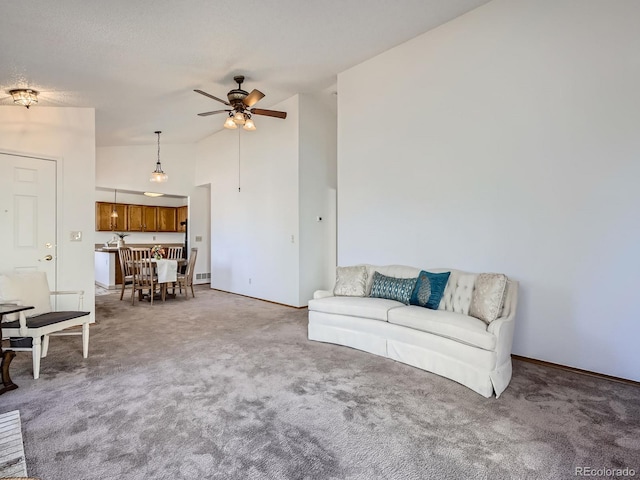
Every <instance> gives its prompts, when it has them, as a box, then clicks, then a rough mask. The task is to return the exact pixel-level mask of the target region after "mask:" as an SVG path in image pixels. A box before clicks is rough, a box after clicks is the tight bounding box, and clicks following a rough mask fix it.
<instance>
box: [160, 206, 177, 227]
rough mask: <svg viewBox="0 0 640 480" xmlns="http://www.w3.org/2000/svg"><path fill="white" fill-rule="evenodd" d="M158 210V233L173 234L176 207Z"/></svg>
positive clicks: (175, 223)
mask: <svg viewBox="0 0 640 480" xmlns="http://www.w3.org/2000/svg"><path fill="white" fill-rule="evenodd" d="M157 208H158V217H157V218H158V232H175V231H177V230H176V225H177V219H178V218H177V214H176V207H157Z"/></svg>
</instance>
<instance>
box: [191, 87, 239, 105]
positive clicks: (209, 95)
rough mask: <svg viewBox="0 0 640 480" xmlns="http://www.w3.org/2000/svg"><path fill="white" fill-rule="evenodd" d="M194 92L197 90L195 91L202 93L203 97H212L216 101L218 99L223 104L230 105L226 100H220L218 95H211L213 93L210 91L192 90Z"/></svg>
mask: <svg viewBox="0 0 640 480" xmlns="http://www.w3.org/2000/svg"><path fill="white" fill-rule="evenodd" d="M194 92H197V93H199V94H200V95H204V96H205V97H209V98H212V99H214V100H217V101H219V102H220V103H224V104H225V105H231V104H230V103H229V102H227V101H225V100H222V99H220V98H218V97H214V96H213V95H211V94H210V93H207V92H203V91H202V90H194Z"/></svg>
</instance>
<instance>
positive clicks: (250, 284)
mask: <svg viewBox="0 0 640 480" xmlns="http://www.w3.org/2000/svg"><path fill="white" fill-rule="evenodd" d="M249 285H251V277H249Z"/></svg>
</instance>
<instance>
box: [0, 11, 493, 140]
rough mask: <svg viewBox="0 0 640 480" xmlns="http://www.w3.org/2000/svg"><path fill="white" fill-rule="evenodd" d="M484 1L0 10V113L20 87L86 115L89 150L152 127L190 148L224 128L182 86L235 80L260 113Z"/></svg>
mask: <svg viewBox="0 0 640 480" xmlns="http://www.w3.org/2000/svg"><path fill="white" fill-rule="evenodd" d="M487 1H488V0H396V1H391V0H367V1H364V0H357V1H356V0H323V1H317V0H316V1H310V0H307V1H305V0H245V1H243V2H231V1H226V0H224V1H220V0H206V1H205V0H183V1H177V0H173V1H169V0H153V1H152V0H135V1H134V0H109V1H104V2H98V1H87V0H65V1H58V2H54V1H51V0H46V1H45V0H29V1H27V2H4V4H3V6H2V14H1V18H0V45H2V49H1V50H0V105H11V104H12V101H11V98H10V96H9V94H8V91H9V90H10V89H12V88H16V87H18V88H20V87H30V88H34V89H36V90H39V91H40V92H41V94H40V103H39V105H38V107H32V108H40V107H41V106H68V107H94V108H95V109H96V143H97V145H98V146H106V145H136V144H149V143H155V141H156V136H155V135H154V133H153V132H154V131H155V130H162V131H163V135H162V141H163V142H167V143H183V142H194V141H197V140H200V139H202V138H204V137H206V136H208V135H210V134H211V133H213V132H214V131H216V130H219V129H220V128H221V125H222V122H223V120H224V117H223V116H221V115H214V116H210V117H198V116H196V114H197V113H199V112H206V111H210V110H217V109H218V108H219V107H221V106H222V107H223V105H222V104H219V103H217V102H215V101H213V100H210V99H207V98H206V97H203V96H201V95H198V94H196V93H194V92H193V91H192V90H193V89H194V88H199V89H202V90H205V91H207V92H209V93H211V94H213V95H215V96H218V97H222V98H225V95H226V92H227V91H229V90H230V89H231V88H234V87H235V84H234V83H233V76H234V75H237V74H244V75H245V77H246V81H245V83H244V85H243V87H244V88H245V90H248V91H251V90H252V89H254V88H257V89H259V90H261V91H262V92H264V93H265V94H266V97H265V98H264V99H263V100H262V101H261V102H260V103H259V105H258V106H259V107H261V108H269V107H271V106H273V105H274V104H275V103H278V102H280V101H282V100H284V99H286V98H288V97H290V96H292V95H294V94H296V93H309V92H320V91H326V92H328V91H329V90H331V89H332V88H333V87H332V86H333V85H334V84H335V81H336V75H337V74H338V73H339V72H341V71H344V70H346V69H348V68H349V67H351V66H353V65H356V64H358V63H360V62H362V61H364V60H367V59H368V58H371V57H373V56H375V55H377V54H378V53H380V52H383V51H385V50H387V49H389V48H391V47H393V46H395V45H398V44H400V43H402V42H405V41H407V40H409V39H411V38H413V37H415V36H417V35H419V34H421V33H424V32H426V31H427V30H430V29H431V28H434V27H436V26H438V25H440V24H442V23H445V22H447V21H449V20H451V19H452V18H455V17H457V16H459V15H461V14H463V13H465V12H467V11H469V10H471V9H473V8H475V7H477V6H479V5H482V4H484V3H487ZM399 74H401V72H399ZM16 108H19V107H16ZM270 121H280V120H276V119H271V118H265V117H259V122H258V121H256V124H257V125H258V128H260V122H270Z"/></svg>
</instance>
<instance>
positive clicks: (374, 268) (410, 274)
mask: <svg viewBox="0 0 640 480" xmlns="http://www.w3.org/2000/svg"><path fill="white" fill-rule="evenodd" d="M364 266H365V267H366V269H367V272H368V273H369V276H368V278H367V296H369V295H370V294H371V285H372V284H373V274H374V273H375V272H378V273H381V274H382V275H386V276H387V277H395V278H416V277H417V276H418V274H419V273H420V269H419V268H416V267H409V266H406V265H370V264H365V265H364Z"/></svg>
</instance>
